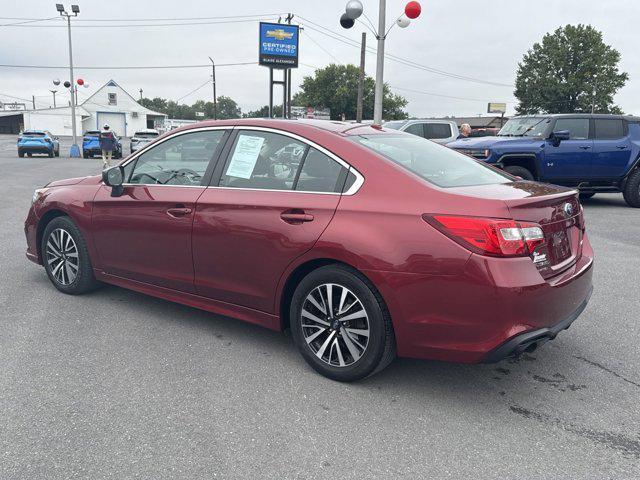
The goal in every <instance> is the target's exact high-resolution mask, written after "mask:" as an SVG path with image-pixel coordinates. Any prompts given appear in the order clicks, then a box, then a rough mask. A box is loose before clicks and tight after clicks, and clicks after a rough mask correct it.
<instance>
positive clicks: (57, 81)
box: [53, 78, 60, 86]
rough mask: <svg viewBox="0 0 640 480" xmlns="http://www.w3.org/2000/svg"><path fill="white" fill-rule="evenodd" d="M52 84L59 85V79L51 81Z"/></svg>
mask: <svg viewBox="0 0 640 480" xmlns="http://www.w3.org/2000/svg"><path fill="white" fill-rule="evenodd" d="M53 84H54V85H55V86H58V85H60V79H59V78H56V79H55V80H54V81H53Z"/></svg>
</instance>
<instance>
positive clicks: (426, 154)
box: [353, 135, 512, 187]
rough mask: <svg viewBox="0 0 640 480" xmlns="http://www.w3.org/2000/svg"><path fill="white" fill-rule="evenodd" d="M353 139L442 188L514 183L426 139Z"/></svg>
mask: <svg viewBox="0 0 640 480" xmlns="http://www.w3.org/2000/svg"><path fill="white" fill-rule="evenodd" d="M353 138H354V140H355V141H356V142H357V143H359V144H360V145H363V146H365V147H367V148H368V149H370V150H372V151H374V152H376V153H378V154H380V155H382V156H384V157H386V158H388V159H389V160H391V161H392V162H394V163H396V164H398V165H400V166H401V167H403V168H405V169H407V170H409V171H410V172H413V173H414V174H416V175H418V176H419V177H421V178H422V179H424V180H426V181H428V182H430V183H433V184H434V185H437V186H439V187H464V186H470V185H489V184H497V183H509V182H511V181H512V180H511V178H510V177H509V176H508V175H507V174H502V173H500V172H497V171H496V170H494V169H492V168H490V167H488V166H486V165H484V164H482V163H480V162H477V161H475V160H473V159H471V158H469V157H467V156H466V155H463V154H461V153H458V152H456V151H455V150H451V149H450V148H447V147H445V146H442V145H438V144H437V143H434V142H431V141H429V140H426V139H424V138H419V137H415V136H408V135H403V136H399V135H365V136H358V137H353Z"/></svg>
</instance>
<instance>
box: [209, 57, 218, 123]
mask: <svg viewBox="0 0 640 480" xmlns="http://www.w3.org/2000/svg"><path fill="white" fill-rule="evenodd" d="M209 60H211V82H212V83H213V119H214V120H217V119H218V100H217V98H216V64H215V62H214V61H213V58H211V57H209Z"/></svg>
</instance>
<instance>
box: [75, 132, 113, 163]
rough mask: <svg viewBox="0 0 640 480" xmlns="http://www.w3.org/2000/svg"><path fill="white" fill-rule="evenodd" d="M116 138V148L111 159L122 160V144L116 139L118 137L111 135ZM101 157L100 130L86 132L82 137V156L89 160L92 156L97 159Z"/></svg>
mask: <svg viewBox="0 0 640 480" xmlns="http://www.w3.org/2000/svg"><path fill="white" fill-rule="evenodd" d="M113 135H114V136H115V137H116V147H115V149H114V150H113V158H122V142H121V140H120V139H119V138H118V135H116V134H115V132H114V133H113ZM100 155H102V150H101V149H100V130H87V131H86V132H84V135H83V136H82V156H83V157H84V158H91V157H94V156H97V157H99V156H100Z"/></svg>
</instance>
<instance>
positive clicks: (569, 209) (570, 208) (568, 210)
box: [562, 203, 573, 217]
mask: <svg viewBox="0 0 640 480" xmlns="http://www.w3.org/2000/svg"><path fill="white" fill-rule="evenodd" d="M562 210H563V211H564V214H565V216H567V217H570V216H571V215H573V205H571V204H570V203H565V204H564V206H563V207H562Z"/></svg>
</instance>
